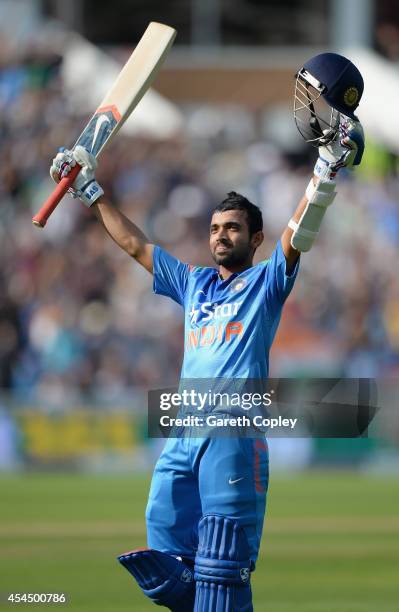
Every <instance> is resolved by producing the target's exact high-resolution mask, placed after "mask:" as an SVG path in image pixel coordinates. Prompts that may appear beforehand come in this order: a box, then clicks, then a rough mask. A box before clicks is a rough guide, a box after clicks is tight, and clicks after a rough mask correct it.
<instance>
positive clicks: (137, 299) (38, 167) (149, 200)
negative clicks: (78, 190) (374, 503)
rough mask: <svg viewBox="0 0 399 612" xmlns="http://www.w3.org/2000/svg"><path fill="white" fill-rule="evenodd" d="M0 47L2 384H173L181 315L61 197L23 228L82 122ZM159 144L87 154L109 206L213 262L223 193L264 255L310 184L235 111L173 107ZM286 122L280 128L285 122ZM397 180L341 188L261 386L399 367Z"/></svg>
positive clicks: (31, 62)
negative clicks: (242, 199)
mask: <svg viewBox="0 0 399 612" xmlns="http://www.w3.org/2000/svg"><path fill="white" fill-rule="evenodd" d="M1 47H4V44H3V43H1V44H0V51H1V53H0V108H1V114H0V194H1V206H0V217H1V218H0V241H1V251H0V253H1V255H0V257H1V266H0V384H1V386H2V387H3V388H6V389H13V390H14V391H15V393H16V394H17V395H19V396H20V397H21V398H27V399H32V398H35V399H38V400H40V401H44V402H64V401H66V400H67V401H70V400H73V399H74V398H77V397H79V396H80V395H81V394H82V393H87V394H89V395H90V396H91V397H92V398H93V399H95V400H96V401H104V402H117V401H120V400H121V399H124V398H128V397H129V393H130V392H131V390H132V389H133V388H137V387H140V388H148V387H156V386H159V385H163V384H169V383H174V382H176V379H177V377H178V373H179V369H180V365H181V359H182V350H183V328H182V313H181V311H180V308H179V307H178V306H177V305H175V304H174V303H172V302H171V301H170V300H168V299H166V298H163V297H158V296H154V295H153V293H152V279H151V276H150V275H149V274H148V273H147V272H145V271H144V270H142V269H141V268H140V267H139V266H138V265H136V264H135V262H134V261H133V260H131V259H130V258H129V257H128V256H127V255H126V254H125V253H123V252H122V251H121V250H120V249H119V248H118V247H117V246H116V245H115V244H114V243H113V242H112V240H111V239H110V238H109V237H108V236H107V235H106V234H105V232H104V231H103V228H102V227H101V226H100V225H99V223H98V222H97V220H96V218H95V216H94V215H93V214H92V212H91V211H90V210H87V209H85V208H84V206H83V205H82V204H81V203H80V202H79V201H78V200H73V199H72V198H70V197H67V198H65V200H64V202H63V203H62V205H61V206H60V207H59V208H58V209H57V211H56V213H55V214H54V216H53V217H52V219H51V221H50V222H49V224H48V226H47V227H46V229H45V230H44V231H40V230H37V229H35V228H34V227H33V226H32V225H31V217H32V215H33V213H34V212H36V211H37V209H38V208H39V207H40V204H41V203H42V201H43V199H44V198H45V197H46V196H47V195H48V194H49V193H50V191H51V189H52V183H51V180H50V178H49V175H48V169H49V164H50V161H51V159H52V157H53V156H54V154H55V152H56V150H57V148H58V147H59V146H60V145H71V144H72V143H73V142H74V141H75V140H76V138H77V136H78V135H79V133H80V130H81V128H82V127H83V126H84V124H85V120H86V119H87V118H85V117H79V118H78V117H75V116H73V115H72V114H71V112H70V110H69V107H68V100H67V99H66V98H65V96H64V94H63V87H62V80H61V77H60V65H61V61H62V59H61V57H60V56H58V55H57V54H53V53H50V52H48V51H47V52H46V53H43V52H42V51H40V50H38V49H34V48H32V49H30V50H28V51H26V52H25V53H24V54H23V55H20V54H16V53H15V52H13V53H10V52H7V49H6V48H1ZM183 112H184V113H185V117H186V126H187V127H186V129H185V131H184V132H183V133H181V134H178V135H176V136H175V137H174V138H173V139H169V140H168V141H158V140H154V139H151V140H150V139H146V138H140V137H136V138H134V139H132V138H130V137H127V136H124V135H123V134H121V135H120V136H119V137H118V138H117V139H116V141H115V144H113V145H112V146H111V147H110V148H109V149H108V150H107V151H106V152H105V153H104V154H103V156H102V157H101V162H100V165H99V171H98V180H99V182H100V183H101V184H102V185H103V187H104V189H105V191H106V193H107V195H109V197H110V199H111V200H113V201H114V202H115V203H116V205H117V206H119V207H120V209H121V210H122V211H123V212H124V213H125V214H126V215H127V216H128V217H130V218H131V219H132V220H133V221H134V222H135V223H137V225H138V226H139V227H141V228H142V229H143V231H144V232H145V233H146V234H147V235H148V236H149V237H150V238H151V239H152V240H153V241H154V242H156V243H160V244H161V245H163V246H164V247H165V248H166V249H168V250H169V251H170V252H171V253H173V254H174V255H175V256H177V257H178V258H180V259H182V260H183V261H186V262H188V263H193V264H199V265H201V264H202V265H212V261H211V259H210V255H209V249H208V222H209V216H210V211H211V210H212V208H213V206H214V205H215V204H216V203H218V202H219V201H220V199H221V198H223V197H224V195H225V193H226V192H227V191H230V190H231V189H235V190H237V191H241V192H242V193H244V194H245V195H246V196H247V197H249V198H250V199H252V201H254V202H255V203H257V204H258V205H259V206H260V207H261V208H262V211H263V214H264V222H265V235H266V240H265V244H264V246H263V247H262V248H261V252H260V253H259V254H258V259H257V260H259V259H261V258H266V257H268V256H269V254H270V253H271V251H272V249H273V248H274V245H275V243H276V240H277V239H278V237H279V235H280V234H281V232H282V230H283V228H284V226H285V224H286V223H287V221H288V219H289V218H290V215H291V214H292V212H293V210H294V208H295V207H296V204H297V201H298V200H299V198H300V197H301V195H302V193H303V191H304V188H305V187H306V184H307V182H308V180H309V178H310V173H311V170H312V163H313V161H312V160H313V157H312V155H313V154H314V152H313V151H310V152H309V151H308V150H307V149H306V148H304V149H303V150H302V151H300V152H297V153H296V154H295V155H294V154H292V152H290V153H289V152H287V151H285V150H283V148H281V147H279V146H278V143H276V141H274V142H270V141H267V140H265V139H262V138H259V134H258V133H257V122H256V118H254V117H252V116H251V115H250V114H249V113H248V112H245V111H244V110H242V109H228V110H226V109H221V110H220V109H219V110H218V109H211V108H201V109H198V108H185V109H183ZM287 120H288V121H291V118H290V117H289V116H288V118H287ZM398 195H399V182H398V179H397V177H396V176H395V174H394V173H393V172H389V171H381V170H378V171H377V170H376V171H373V166H372V165H370V164H369V165H368V162H367V161H366V162H365V169H363V171H358V172H357V173H356V175H355V176H341V177H340V178H339V195H338V197H337V199H336V202H335V203H334V205H333V206H332V208H331V209H330V210H329V211H328V213H327V216H326V219H325V223H324V225H323V228H322V231H321V233H320V236H319V239H318V241H317V244H316V245H315V246H314V248H313V249H312V251H311V252H310V253H309V254H305V255H304V256H303V257H302V262H301V272H300V275H299V277H298V280H297V284H296V286H295V289H294V291H293V293H292V296H291V297H290V299H289V301H288V302H287V304H286V308H285V313H284V316H283V321H282V324H281V327H280V330H279V332H278V335H277V338H276V343H275V346H274V348H273V352H272V359H271V363H272V374H273V375H275V376H285V375H286V376H289V375H300V374H307V375H323V376H340V375H344V376H353V377H357V376H383V375H390V374H395V373H396V371H397V370H398V369H399V280H398V274H397V271H396V262H397V258H398V255H399V204H398Z"/></svg>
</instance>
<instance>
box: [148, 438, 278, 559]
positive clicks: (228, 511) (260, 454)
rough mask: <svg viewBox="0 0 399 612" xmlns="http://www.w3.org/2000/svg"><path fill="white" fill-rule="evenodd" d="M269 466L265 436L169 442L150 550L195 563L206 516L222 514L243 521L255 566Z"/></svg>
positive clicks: (155, 481) (152, 508)
mask: <svg viewBox="0 0 399 612" xmlns="http://www.w3.org/2000/svg"><path fill="white" fill-rule="evenodd" d="M268 467H269V458H268V449H267V443H266V440H265V439H264V438H240V437H235V438H216V437H215V438H169V439H168V441H167V442H166V445H165V447H164V450H163V452H162V454H161V456H160V458H159V459H158V462H157V464H156V466H155V470H154V474H153V478H152V483H151V489H150V495H149V500H148V505H147V511H146V520H147V539H148V546H149V548H155V549H156V550H159V551H161V552H165V553H169V554H171V555H176V556H181V557H186V558H188V559H192V560H194V557H195V553H196V550H197V547H198V523H199V521H200V519H201V517H202V516H204V515H207V514H219V515H223V516H226V517H229V518H232V519H236V520H237V521H239V522H240V524H241V526H242V527H243V529H244V530H245V533H246V536H247V540H248V543H249V547H250V551H251V561H252V565H253V568H254V567H255V562H256V559H257V557H258V552H259V545H260V539H261V535H262V528H263V520H264V516H265V509H266V493H267V488H268V479H269V470H268Z"/></svg>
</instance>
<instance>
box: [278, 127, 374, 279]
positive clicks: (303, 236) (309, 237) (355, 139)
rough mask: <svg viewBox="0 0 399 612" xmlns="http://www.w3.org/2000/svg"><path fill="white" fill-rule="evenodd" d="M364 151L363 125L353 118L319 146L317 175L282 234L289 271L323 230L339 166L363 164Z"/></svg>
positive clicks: (315, 173) (316, 166)
mask: <svg viewBox="0 0 399 612" xmlns="http://www.w3.org/2000/svg"><path fill="white" fill-rule="evenodd" d="M363 151H364V135H363V128H362V126H361V124H360V122H359V121H353V120H349V119H348V120H347V121H343V122H342V123H341V126H340V129H339V132H338V134H337V137H336V139H335V140H334V141H333V142H331V143H330V144H328V145H323V146H320V147H319V158H318V160H317V162H316V165H315V168H314V175H313V177H312V179H311V180H310V182H309V185H308V186H307V189H306V193H305V195H304V196H303V198H302V199H301V201H300V202H299V205H298V207H297V209H296V210H295V213H294V215H293V216H292V218H291V219H290V221H289V223H288V227H286V228H285V230H284V232H283V234H282V236H281V244H282V247H283V251H284V255H285V258H286V261H287V270H288V272H290V270H292V269H293V267H294V266H295V263H296V261H297V259H298V257H299V254H300V253H305V252H307V251H309V250H310V249H311V247H312V245H313V242H314V240H315V238H316V236H317V234H318V233H319V229H320V225H321V222H322V220H323V217H324V214H325V212H326V210H327V208H328V206H330V204H332V202H333V201H334V198H335V195H336V192H335V186H336V183H335V177H336V174H337V172H338V170H339V169H340V168H348V169H352V168H353V166H357V165H358V164H360V162H361V159H362V155H363Z"/></svg>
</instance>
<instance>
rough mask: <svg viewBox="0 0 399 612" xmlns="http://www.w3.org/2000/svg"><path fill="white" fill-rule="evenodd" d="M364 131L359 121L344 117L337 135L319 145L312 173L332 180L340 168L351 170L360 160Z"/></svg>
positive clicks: (362, 150)
mask: <svg viewBox="0 0 399 612" xmlns="http://www.w3.org/2000/svg"><path fill="white" fill-rule="evenodd" d="M363 153H364V133H363V127H362V124H361V123H360V121H353V120H352V119H348V118H346V117H345V120H344V121H343V122H342V123H341V125H340V128H339V132H338V136H337V138H336V139H335V140H333V141H332V142H331V143H330V144H328V145H324V146H322V147H319V158H318V160H317V162H316V165H315V167H314V174H315V176H317V177H318V178H321V179H323V180H328V179H330V180H333V179H334V178H335V175H336V174H337V172H338V170H340V168H347V169H348V170H352V169H353V167H354V166H358V165H359V164H360V162H361V161H362V157H363Z"/></svg>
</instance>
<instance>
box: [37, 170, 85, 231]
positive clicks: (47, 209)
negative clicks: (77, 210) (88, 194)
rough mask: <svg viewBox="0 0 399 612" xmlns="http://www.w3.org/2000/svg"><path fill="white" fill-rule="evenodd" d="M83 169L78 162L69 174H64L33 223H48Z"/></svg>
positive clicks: (40, 225)
mask: <svg viewBox="0 0 399 612" xmlns="http://www.w3.org/2000/svg"><path fill="white" fill-rule="evenodd" d="M81 169H82V166H80V165H79V164H78V163H77V164H76V166H74V167H73V168H72V170H71V171H70V173H69V174H68V176H64V178H62V179H61V180H60V182H59V183H58V185H57V187H56V188H55V189H54V191H53V193H52V194H51V195H50V196H49V197H48V198H47V200H46V201H45V202H44V204H43V206H42V207H41V209H40V210H39V212H38V213H37V215H35V216H34V217H33V219H32V223H33V225H36V226H37V227H44V226H45V225H46V223H47V220H48V218H49V216H50V215H51V213H52V212H53V211H54V210H55V208H56V207H57V206H58V204H59V203H60V202H61V200H62V198H63V197H64V195H65V194H66V192H67V191H68V189H69V188H70V187H72V184H73V182H74V180H75V179H76V177H77V176H78V174H79V172H80V171H81Z"/></svg>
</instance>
